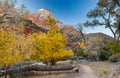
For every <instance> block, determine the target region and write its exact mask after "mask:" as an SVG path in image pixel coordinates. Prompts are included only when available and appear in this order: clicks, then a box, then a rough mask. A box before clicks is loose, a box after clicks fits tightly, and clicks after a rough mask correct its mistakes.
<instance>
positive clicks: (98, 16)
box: [84, 0, 120, 45]
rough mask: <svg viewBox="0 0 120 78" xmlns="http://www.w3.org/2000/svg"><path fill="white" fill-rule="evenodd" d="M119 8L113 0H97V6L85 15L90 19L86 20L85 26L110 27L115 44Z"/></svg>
mask: <svg viewBox="0 0 120 78" xmlns="http://www.w3.org/2000/svg"><path fill="white" fill-rule="evenodd" d="M119 10H120V8H119V7H118V6H117V5H116V3H115V2H114V1H113V0H99V1H98V3H97V7H96V8H95V9H92V10H90V11H89V12H88V14H87V17H88V18H91V19H92V21H86V23H84V25H85V26H104V27H105V28H108V29H110V31H111V32H112V33H113V36H114V43H115V44H116V45H117V42H118V40H119V39H120V30H119V29H120V25H119V20H118V17H120V12H119Z"/></svg>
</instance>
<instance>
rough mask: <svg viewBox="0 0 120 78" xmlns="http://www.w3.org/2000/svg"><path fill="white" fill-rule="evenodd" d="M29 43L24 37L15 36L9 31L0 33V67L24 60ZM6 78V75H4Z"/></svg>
mask: <svg viewBox="0 0 120 78" xmlns="http://www.w3.org/2000/svg"><path fill="white" fill-rule="evenodd" d="M28 42H29V41H28V40H27V38H25V36H24V35H21V34H20V35H17V36H16V35H15V34H14V33H12V32H9V31H3V30H1V31H0V66H1V67H3V68H5V71H6V70H7V69H6V67H7V66H9V65H14V64H16V63H17V62H19V61H22V60H23V59H24V58H25V52H28V49H29V47H28V45H27V43H28ZM5 78H6V74H5Z"/></svg>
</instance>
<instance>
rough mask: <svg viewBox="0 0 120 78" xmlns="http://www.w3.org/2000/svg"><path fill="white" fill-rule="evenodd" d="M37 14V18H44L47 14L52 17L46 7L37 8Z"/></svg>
mask: <svg viewBox="0 0 120 78" xmlns="http://www.w3.org/2000/svg"><path fill="white" fill-rule="evenodd" d="M37 14H38V18H39V19H46V18H47V17H48V16H50V17H53V15H52V13H51V11H49V10H47V9H39V10H38V12H37Z"/></svg>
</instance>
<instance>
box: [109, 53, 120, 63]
mask: <svg viewBox="0 0 120 78" xmlns="http://www.w3.org/2000/svg"><path fill="white" fill-rule="evenodd" d="M109 61H110V62H120V53H118V54H115V55H112V56H111V57H110V58H109Z"/></svg>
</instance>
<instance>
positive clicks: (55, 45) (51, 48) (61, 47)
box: [30, 27, 74, 65]
mask: <svg viewBox="0 0 120 78" xmlns="http://www.w3.org/2000/svg"><path fill="white" fill-rule="evenodd" d="M58 37H59V38H58ZM31 39H32V41H33V42H32V43H33V45H32V48H31V49H32V50H31V53H30V58H31V59H34V60H41V61H47V62H50V64H51V65H55V63H56V61H58V60H62V59H63V60H64V59H67V58H69V57H72V56H73V55H74V54H73V52H72V50H66V41H65V36H64V35H63V34H61V33H60V32H59V31H58V29H57V27H53V28H52V30H50V31H49V32H48V33H42V34H38V33H34V34H33V35H31Z"/></svg>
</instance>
